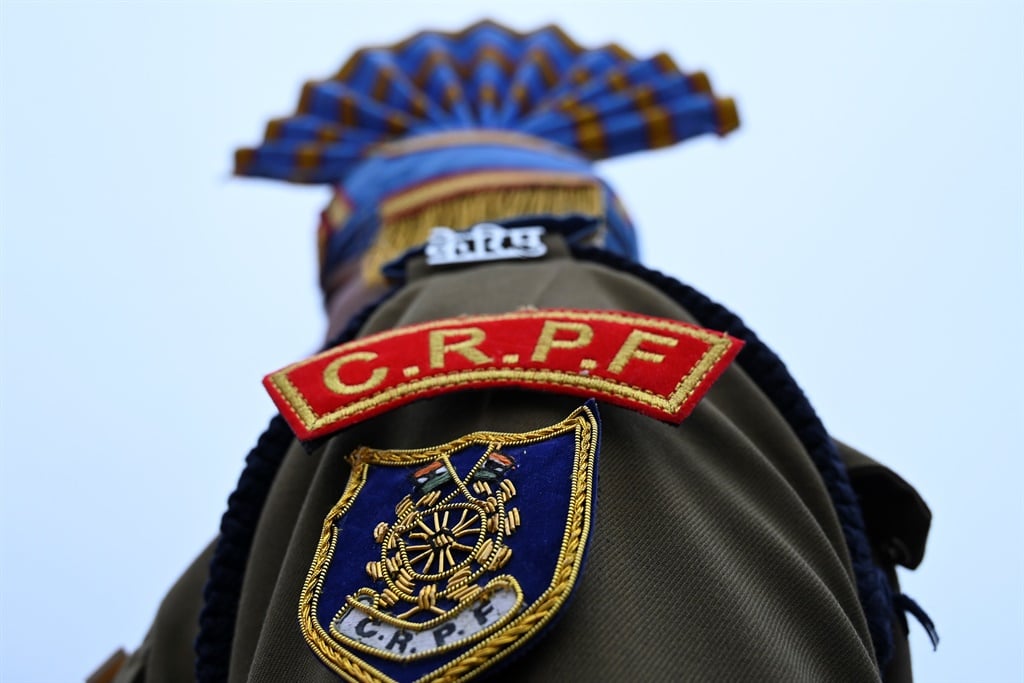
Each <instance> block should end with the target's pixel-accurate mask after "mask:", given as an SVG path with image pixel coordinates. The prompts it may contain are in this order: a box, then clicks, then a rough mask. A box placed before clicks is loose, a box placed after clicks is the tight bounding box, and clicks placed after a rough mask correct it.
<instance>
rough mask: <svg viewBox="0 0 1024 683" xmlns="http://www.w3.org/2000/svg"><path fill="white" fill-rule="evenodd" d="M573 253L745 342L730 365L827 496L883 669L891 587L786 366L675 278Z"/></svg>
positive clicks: (600, 255)
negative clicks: (797, 447) (782, 427)
mask: <svg viewBox="0 0 1024 683" xmlns="http://www.w3.org/2000/svg"><path fill="white" fill-rule="evenodd" d="M573 254H574V255H575V256H576V257H577V258H581V259H584V260H587V261H594V262H597V263H601V264H604V265H607V266H610V267H612V268H615V269H616V270H621V271H625V272H627V273H629V274H631V275H634V276H636V277H638V278H640V279H641V280H644V281H645V282H647V283H649V284H651V285H654V286H655V287H656V288H658V289H659V290H661V291H662V292H664V293H665V294H667V295H669V296H670V297H672V299H674V300H675V301H676V303H678V304H679V305H680V306H682V307H683V308H685V309H686V310H687V311H688V312H689V313H690V314H691V315H693V316H694V317H695V318H696V319H697V320H698V321H699V322H700V324H701V325H704V326H705V327H710V328H712V329H714V330H719V331H722V332H727V333H728V334H730V335H732V336H733V337H737V338H739V339H742V340H743V341H745V342H746V345H745V346H744V347H743V350H742V351H740V354H739V355H738V356H737V357H736V362H737V363H738V364H739V365H740V367H742V368H743V370H744V371H745V372H746V373H747V375H749V376H750V378H751V379H752V380H753V381H754V383H755V384H757V386H758V387H760V389H761V391H763V392H764V393H765V395H767V397H768V399H769V400H770V401H771V402H772V403H773V404H775V407H776V408H778V409H779V412H780V413H782V416H783V417H784V418H785V420H786V421H787V422H788V423H789V426H790V427H791V428H792V429H793V431H794V432H795V433H796V435H797V437H798V438H799V439H800V441H801V443H803V445H804V448H806V449H807V452H808V454H810V456H811V460H813V461H814V464H815V466H816V467H817V468H818V472H819V473H820V474H821V478H822V479H823V480H824V482H825V487H826V489H827V490H828V493H829V496H830V497H831V498H832V504H833V505H834V506H835V509H836V514H837V515H838V517H839V523H840V524H841V525H842V529H843V536H844V537H845V539H846V546H847V548H848V549H849V552H850V559H851V561H852V563H853V571H854V574H855V576H856V580H857V594H858V596H859V597H860V603H861V607H862V608H863V609H864V615H865V616H866V617H867V622H868V630H869V631H870V633H871V640H872V642H873V644H874V647H875V657H876V658H877V660H878V665H879V669H881V670H882V671H885V667H886V665H887V664H888V662H889V660H890V659H891V657H892V653H893V635H892V617H893V613H894V603H893V596H892V589H891V587H890V585H889V581H888V579H887V578H886V576H885V573H884V572H883V571H882V569H881V568H880V567H878V566H877V565H876V564H875V563H874V561H873V559H872V555H871V544H870V542H869V541H868V535H867V531H866V528H865V526H864V519H863V516H862V515H861V509H860V503H859V502H858V500H857V495H856V494H855V493H854V490H853V486H852V485H851V484H850V478H849V476H848V475H847V472H846V466H845V465H844V464H843V462H842V460H841V459H840V457H839V452H838V451H837V450H836V446H835V444H834V443H833V441H832V439H831V438H830V437H829V435H828V433H827V432H826V431H825V427H824V425H823V424H822V423H821V420H820V419H819V418H818V416H817V414H815V412H814V408H812V407H811V404H810V402H809V401H808V400H807V397H806V396H804V393H803V391H802V390H801V389H800V387H799V386H798V385H797V383H796V381H795V380H794V379H793V377H792V375H790V374H789V371H788V370H787V369H786V366H785V365H784V364H783V363H782V361H781V360H780V359H779V357H778V356H776V355H775V354H774V353H773V352H772V350H771V349H769V348H768V347H767V346H766V345H765V344H764V342H762V341H761V340H760V339H759V338H758V337H757V335H756V334H754V332H753V331H752V330H750V329H749V328H748V327H747V326H746V325H744V324H743V321H742V320H740V319H739V318H738V317H737V316H736V315H734V314H733V313H731V312H730V311H729V310H728V309H726V308H725V307H723V306H721V305H719V304H717V303H715V302H713V301H711V299H709V298H707V297H706V296H704V295H703V294H701V293H700V292H698V291H696V290H695V289H693V288H691V287H689V286H687V285H684V284H683V283H681V282H679V281H678V280H676V279H674V278H671V277H669V276H667V275H664V274H662V273H659V272H657V271H655V270H650V269H648V268H645V267H643V266H641V265H640V264H639V263H636V262H634V261H630V260H628V259H626V258H623V257H622V256H618V255H616V254H613V253H611V252H608V251H604V250H603V249H596V248H593V247H573Z"/></svg>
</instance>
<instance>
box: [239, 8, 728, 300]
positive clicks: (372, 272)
mask: <svg viewBox="0 0 1024 683" xmlns="http://www.w3.org/2000/svg"><path fill="white" fill-rule="evenodd" d="M738 124H739V119H738V115H737V112H736V106H735V104H734V102H733V101H732V100H731V99H729V98H719V97H716V96H715V95H714V93H713V92H712V89H711V85H710V82H709V80H708V78H707V76H706V75H704V74H703V73H701V72H695V73H689V74H687V73H683V72H682V71H681V70H680V69H679V68H678V67H677V66H676V64H675V63H674V62H673V61H672V59H671V58H670V57H669V56H668V55H666V54H658V55H655V56H653V57H650V58H647V59H638V58H636V57H634V56H633V55H631V54H630V53H629V52H627V51H626V50H624V49H622V48H621V47H619V46H617V45H608V46H605V47H600V48H596V49H585V48H582V47H580V46H579V45H578V44H577V43H575V42H574V41H573V40H572V39H571V38H569V37H568V36H567V35H566V34H565V33H563V32H562V31H561V30H560V29H559V28H557V27H555V26H548V27H545V28H542V29H539V30H537V31H534V32H531V33H519V32H516V31H513V30H511V29H508V28H506V27H504V26H501V25H499V24H496V23H494V22H491V21H483V22H480V23H478V24H474V25H473V26H470V27H469V28H467V29H465V30H463V31H460V32H457V33H444V32H437V31H426V32H421V33H417V34H416V35H414V36H412V37H410V38H408V39H406V40H404V41H402V42H400V43H398V44H396V45H392V46H386V47H372V48H364V49H361V50H359V51H357V52H356V53H355V54H354V55H353V56H352V57H351V58H350V59H349V60H348V61H347V62H346V63H345V64H344V66H342V67H341V69H340V70H339V71H338V73H337V74H335V75H334V76H332V77H331V78H328V79H326V80H319V81H311V82H309V83H307V84H306V85H305V86H304V87H303V89H302V95H301V98H300V101H299V105H298V109H297V111H296V113H295V114H294V115H292V116H288V117H285V118H281V119H275V120H273V121H271V122H270V123H269V124H268V125H267V129H266V134H265V136H264V140H263V142H262V144H260V145H259V146H258V147H253V148H244V149H240V150H238V151H237V152H236V154H235V173H236V174H237V175H242V176H256V177H264V178H274V179H278V180H285V181H289V182H294V183H321V184H327V185H330V186H331V187H332V189H333V196H332V199H331V201H330V203H329V205H328V206H327V208H326V209H325V210H324V211H323V214H322V217H321V224H320V229H319V232H318V242H319V251H320V270H321V284H322V285H323V286H324V287H325V288H328V287H329V284H330V283H329V276H330V274H331V273H332V271H333V270H334V269H335V268H336V267H337V266H339V265H341V264H343V263H348V262H350V261H352V260H354V259H360V260H361V262H362V270H363V276H364V277H365V278H366V280H367V281H369V282H375V281H380V279H381V277H382V275H381V268H382V266H383V265H384V264H385V263H387V262H388V261H390V260H392V259H394V258H395V257H397V256H399V255H401V254H402V253H403V252H404V251H406V250H407V249H409V248H411V247H414V246H416V245H418V244H421V243H423V242H424V241H426V239H427V236H428V234H429V231H430V229H431V228H432V227H435V226H445V227H450V228H466V227H469V226H471V225H473V224H475V223H478V222H481V221H494V220H501V219H504V218H515V217H523V216H530V215H547V216H552V215H554V216H570V215H571V216H576V215H581V216H587V217H591V218H594V219H596V220H597V222H598V224H599V225H600V226H601V227H600V230H599V231H598V233H597V234H596V235H595V236H594V237H593V239H595V240H596V241H597V242H598V243H599V244H600V245H601V246H603V247H604V248H606V249H608V250H609V251H612V252H615V253H617V254H620V255H623V256H626V257H629V258H633V259H635V258H636V257H637V239H636V233H635V231H634V228H633V225H632V223H631V222H630V220H629V217H628V215H627V214H626V211H625V209H624V208H623V206H622V204H621V203H620V202H619V200H618V198H617V197H616V196H615V194H614V193H613V191H612V190H611V188H610V187H609V186H608V185H607V183H605V182H604V181H603V180H601V179H600V178H599V177H598V176H597V175H596V173H595V170H594V162H596V161H598V160H601V159H607V158H610V157H614V156H618V155H622V154H628V153H630V152H636V151H640V150H645V149H654V148H658V147H665V146H668V145H672V144H675V143H676V142H680V141H682V140H686V139H688V138H691V137H695V136H698V135H702V134H705V133H715V134H718V135H725V134H727V133H729V132H730V131H732V130H734V129H735V128H736V127H737V126H738Z"/></svg>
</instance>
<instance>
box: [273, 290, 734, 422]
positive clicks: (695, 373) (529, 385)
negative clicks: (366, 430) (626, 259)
mask: <svg viewBox="0 0 1024 683" xmlns="http://www.w3.org/2000/svg"><path fill="white" fill-rule="evenodd" d="M742 346H743V342H742V341H740V340H738V339H734V338H732V337H729V336H728V335H726V334H724V333H721V332H715V331H712V330H706V329H703V328H700V327H697V326H695V325H689V324H686V323H681V322H678V321H674V320H667V319H662V318H652V317H648V316H641V315H637V314H633V313H624V312H618V311H581V310H539V311H523V312H516V313H506V314H501V315H486V316H465V317H459V318H448V319H445V320H437V321H433V322H429V323H425V324H421V325H413V326H410V327H403V328H398V329H395V330H389V331H387V332H382V333H379V334H375V335H372V336H369V337H364V338H362V339H359V340H356V341H353V342H349V343H347V344H342V345H340V346H337V347H335V348H333V349H331V350H329V351H326V352H324V353H321V354H319V355H317V356H314V357H312V358H309V359H307V360H304V361H301V362H299V363H295V364H294V365H290V366H288V367H286V368H284V369H282V370H279V371H278V372H275V373H272V374H270V375H268V376H267V377H266V378H265V379H264V380H263V383H264V385H265V386H266V388H267V390H268V392H269V393H270V396H271V398H272V399H273V400H274V403H275V404H276V405H277V407H278V409H279V410H280V411H281V414H282V415H283V416H284V417H285V419H286V420H288V423H289V424H290V425H291V427H292V429H293V430H294V431H295V434H296V435H297V436H298V437H299V438H300V439H303V440H309V439H314V438H320V437H324V436H327V435H329V434H331V433H333V432H335V431H337V430H339V429H341V428H343V427H345V426H347V425H350V424H354V423H356V422H359V421H362V420H365V419H367V418H369V417H372V416H374V415H378V414H380V413H383V412H386V411H388V410H391V409H393V408H395V407H397V406H400V405H404V404H406V403H410V402H412V401H414V400H417V399H421V398H428V397H430V396H436V395H439V394H444V393H448V392H452V391H461V390H465V389H484V388H500V387H519V388H524V389H533V390H541V391H553V392H557V393H565V394H572V395H576V396H583V397H587V398H591V397H593V398H597V399H600V400H604V401H608V402H610V403H614V404H616V405H620V406H625V407H627V408H632V409H634V410H637V411H639V412H641V413H643V414H645V415H649V416H651V417H654V418H657V419H659V420H664V421H666V422H670V423H673V424H678V423H679V422H682V420H683V419H684V418H685V417H686V416H687V415H688V414H689V413H690V411H692V410H693V408H694V406H696V405H697V403H698V402H699V401H700V399H701V398H702V397H703V396H704V394H705V393H706V392H707V390H708V389H709V388H710V387H711V385H712V384H714V382H715V380H716V379H718V377H719V376H720V375H721V373H722V372H723V371H724V370H725V368H726V367H728V365H729V363H730V362H731V361H732V359H733V358H734V357H735V356H736V354H737V353H738V352H739V350H740V348H741V347H742Z"/></svg>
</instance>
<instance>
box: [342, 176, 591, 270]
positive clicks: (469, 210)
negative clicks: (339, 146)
mask: <svg viewBox="0 0 1024 683" xmlns="http://www.w3.org/2000/svg"><path fill="white" fill-rule="evenodd" d="M569 213H579V214H584V215H587V216H600V215H603V214H604V192H603V191H602V189H601V186H600V184H599V183H598V182H597V181H596V180H595V179H594V178H592V177H589V176H584V175H579V174H573V173H555V172H547V173H533V172H530V173H526V172H523V171H481V172H472V173H463V174H459V175H456V176H449V177H445V178H440V179H438V180H434V181H432V182H428V183H426V184H423V185H419V186H416V187H413V188H410V189H407V190H405V191H403V192H400V193H398V194H396V195H394V196H392V197H390V198H388V199H386V200H384V201H383V202H381V206H380V216H381V226H380V231H379V232H378V234H377V238H376V240H375V241H374V243H373V244H372V245H371V246H370V248H369V249H368V250H367V252H366V254H365V255H364V257H363V261H362V270H363V278H364V279H365V280H366V281H367V282H371V283H380V282H382V281H383V275H382V274H381V272H380V271H381V268H382V267H383V265H384V264H385V263H387V262H388V261H391V260H393V259H395V258H397V257H398V256H400V255H401V254H403V253H404V252H405V251H407V250H408V249H410V248H412V247H414V246H416V245H418V244H423V243H425V242H426V241H427V237H428V236H429V235H430V231H431V230H432V229H433V228H434V227H436V226H444V227H448V228H453V229H463V228H468V227H470V226H472V225H474V224H476V223H480V222H483V221H496V220H501V219H503V218H511V217H515V216H526V215H533V214H556V215H564V214H569Z"/></svg>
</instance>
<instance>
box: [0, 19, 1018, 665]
mask: <svg viewBox="0 0 1024 683" xmlns="http://www.w3.org/2000/svg"><path fill="white" fill-rule="evenodd" d="M484 16H492V17H494V18H497V19H501V20H504V21H506V22H508V23H510V24H511V25H512V26H515V27H518V28H520V29H531V28H535V27H537V26H539V25H540V24H542V23H545V22H547V21H551V20H554V21H557V22H559V23H561V24H562V25H563V26H564V27H565V28H566V29H567V30H568V31H569V32H570V33H571V34H572V35H574V36H576V37H577V38H578V39H579V40H580V41H582V42H584V43H587V44H591V45H593V44H598V43H602V42H606V41H609V40H618V41H620V42H622V44H623V45H625V46H626V47H628V48H629V49H631V50H633V51H634V52H636V53H638V54H641V55H647V54H650V53H652V52H654V51H657V50H660V49H665V50H667V51H669V52H670V53H671V54H673V55H674V56H675V57H676V58H677V60H678V61H679V62H680V63H681V64H682V65H684V67H687V68H704V69H707V70H708V72H709V73H710V74H711V76H712V79H713V82H714V83H715V85H716V87H717V88H718V90H719V91H720V92H722V93H724V94H732V95H735V96H736V97H737V99H738V101H739V103H740V107H741V113H742V116H743V120H744V123H743V128H742V129H741V131H740V132H739V133H737V134H736V135H735V136H733V137H731V138H729V139H727V140H725V141H719V140H715V139H709V140H702V141H700V142H697V143H693V144H689V145H685V146H683V147H681V148H676V149H673V150H671V151H664V152H658V153H651V154H646V155H640V156H637V157H635V158H630V159H623V160H619V161H614V162H610V163H607V164H606V165H605V166H604V170H605V173H606V175H607V176H608V177H609V179H610V180H611V181H612V183H613V185H615V186H616V187H617V188H618V190H619V192H620V194H621V195H622V197H623V199H624V201H625V202H626V204H627V205H628V206H629V207H630V209H631V211H632V212H633V214H634V217H635V219H636V221H637V223H638V225H639V226H640V228H641V230H642V233H643V236H644V239H645V254H646V260H647V262H648V263H649V264H651V265H653V266H655V267H658V268H661V269H664V270H667V271H669V272H671V273H674V274H676V275H677V276H679V277H681V278H682V279H684V280H685V281H687V282H690V283H693V284H695V285H697V286H698V287H699V288H701V289H702V290H704V291H705V292H707V293H708V294H709V295H711V296H712V297H713V298H716V299H718V300H720V301H722V302H723V303H725V304H727V305H729V306H730V307H732V308H733V309H734V310H736V311H737V312H739V313H740V314H741V315H742V316H743V317H744V318H745V319H746V321H747V322H748V324H750V326H751V327H753V328H754V329H755V330H757V331H758V332H759V333H760V335H761V336H762V337H763V338H764V339H765V340H767V341H768V342H769V344H771V345H772V346H773V347H774V348H775V349H776V350H777V351H778V353H779V354H780V355H781V356H782V357H783V358H784V359H786V361H787V362H788V364H789V365H790V367H791V369H792V371H793V372H794V374H795V375H796V377H797V379H798V380H799V381H800V382H801V383H802V384H803V386H804V388H805V389H806V391H807V392H808V393H809V395H810V397H811V398H812V400H813V401H814V403H815V405H816V406H817V408H818V410H819V411H820V413H821V414H822V416H823V417H824V419H825V422H826V424H827V426H829V428H830V429H831V430H832V431H833V432H834V433H835V434H836V435H838V436H840V437H842V438H844V439H846V440H848V441H850V442H851V443H853V444H854V445H857V446H859V447H860V448H862V449H864V450H866V451H868V452H869V453H871V454H873V455H874V456H875V457H877V458H879V459H882V460H884V461H885V462H887V463H888V464H890V465H891V466H892V467H893V468H894V469H896V470H897V471H899V472H900V473H902V474H903V475H904V476H905V477H906V478H907V479H908V480H910V481H911V482H913V483H914V484H915V485H916V486H917V487H918V488H919V490H920V491H921V492H922V494H923V495H924V496H925V498H926V499H927V500H928V501H929V503H930V504H931V505H932V507H933V509H934V511H935V523H934V531H933V534H932V538H931V543H930V546H929V550H928V554H927V558H926V561H925V564H924V566H923V568H922V569H921V570H920V571H918V572H915V573H904V574H903V575H902V580H903V583H904V588H905V590H906V591H907V592H908V593H909V594H910V595H912V596H914V597H915V598H917V599H918V600H919V601H920V602H921V604H922V605H924V606H925V608H926V609H927V610H928V611H929V612H930V613H931V615H932V617H934V619H935V621H936V623H937V624H938V626H939V628H940V629H941V632H942V636H943V643H942V645H941V646H940V648H939V651H938V652H937V653H934V654H933V653H932V652H931V650H930V647H929V646H928V644H927V640H926V639H925V638H924V636H923V632H922V630H921V629H920V628H919V627H917V626H916V625H914V626H913V627H912V633H913V635H912V646H913V650H914V656H915V660H916V669H917V672H918V678H919V680H920V681H1021V680H1022V678H1024V658H1022V642H1024V628H1022V621H1024V602H1022V550H1021V541H1022V538H1024V534H1022V531H1024V529H1022V520H1024V505H1022V494H1021V485H1022V476H1021V475H1022V467H1021V450H1022V449H1021V445H1020V444H1021V420H1022V417H1024V410H1022V401H1021V389H1020V387H1021V383H1022V380H1024V370H1022V362H1021V332H1022V324H1021V295H1022V292H1024V277H1022V261H1024V259H1022V248H1024V244H1022V235H1024V230H1022V209H1024V202H1022V184H1024V173H1022V167H1024V162H1022V158H1024V145H1022V121H1024V88H1022V78H1024V76H1022V74H1024V57H1022V55H1024V52H1022V45H1024V40H1022V38H1024V29H1022V27H1024V11H1022V9H1021V6H1020V5H1019V4H1011V3H1009V2H1007V3H996V2H988V3H984V2H982V3H967V2H963V3H950V2H946V3H913V4H911V3H893V2H890V3H881V2H879V3H864V4H860V3H830V4H824V3H822V4H814V3H771V4H763V3H762V4H758V3H706V4H705V3H702V4H683V3H662V4H640V3H632V4H625V3H623V4H598V3H571V4H570V3H560V4H556V3H552V2H537V3H524V2H518V3H511V2H509V3H504V4H498V3H493V2H492V3H486V2H464V3H451V4H428V3H418V4H391V3H385V2H377V3H374V4H370V3H367V4H362V3H354V2H344V3H343V2H336V3H327V2H324V3H306V4H303V3H294V2H293V3H272V4H271V3H267V4H258V5H255V4H248V5H247V4H241V3H231V4H228V3H220V4H205V3H198V2H196V3H187V4H186V3H180V4H179V3H169V2H166V3H160V4H155V3H154V4H148V5H141V4H127V3H125V4H113V3H108V4H96V3H88V4H84V3H53V2H50V3H42V2H40V3H26V2H16V1H14V0H5V2H3V4H2V9H0V25H2V32H0V55H2V61H0V64H2V72H0V86H2V93H0V94H2V103H0V112H2V124H0V164H2V166H0V229H2V233H0V240H2V241H0V268H2V281H0V295H2V302H0V304H2V308H0V316H2V317H0V323H2V366H0V392H2V393H0V429H2V454H3V458H2V467H3V469H2V472H0V486H2V491H0V499H2V502H0V520H2V558H0V560H2V561H0V590H2V594H0V595H2V603H0V609H2V615H0V616H2V622H0V640H2V642H0V648H2V649H0V667H2V678H3V680H4V681H62V680H76V679H80V678H82V677H84V675H86V674H87V673H88V672H90V671H91V670H92V668H93V667H94V666H95V665H96V664H98V663H99V662H100V661H102V660H103V659H104V658H105V657H106V656H107V654H109V653H110V652H111V651H112V650H113V649H114V648H116V647H117V646H119V645H124V646H127V647H129V648H130V647H134V646H135V645H136V644H137V643H138V642H139V641H140V640H141V638H142V636H143V633H144V630H145V628H146V627H147V625H148V623H149V621H150V619H151V617H152V614H153V610H154V609H155V607H156V605H157V602H158V600H159V599H160V597H161V595H162V594H163V592H164V590H165V589H166V588H167V587H168V585H169V584H170V583H171V582H172V581H173V580H174V578H175V577H176V576H177V575H178V573H179V572H180V571H181V570H182V569H183V568H184V566H185V565H186V564H187V562H188V561H189V560H190V558H191V557H192V556H193V554H194V553H195V552H197V551H198V550H199V549H200V548H201V547H202V546H203V545H204V544H205V543H206V541H207V540H208V539H209V538H210V537H211V536H212V535H213V533H214V532H215V529H216V527H217V524H218V520H219V517H220V514H221V512H222V511H223V508H224V504H225V503H224V501H225V498H226V496H227V494H228V493H229V492H230V491H231V490H232V488H233V486H234V482H235V480H236V478H237V476H238V474H239V472H240V471H241V464H242V458H243V457H244V455H245V453H246V452H247V451H248V449H249V447H250V446H251V444H252V443H253V442H254V441H255V439H256V436H257V435H258V434H259V433H260V431H261V430H262V428H263V426H264V424H265V423H266V421H267V419H268V418H269V417H270V415H271V414H272V406H271V404H270V402H269V400H268V399H267V398H266V397H265V395H264V393H263V391H262V389H261V387H260V385H259V380H260V378H261V377H262V376H263V374H264V373H266V372H268V371H270V370H274V369H276V368H278V367H279V366H281V365H283V364H285V363H287V362H290V361H292V360H295V359H297V358H299V357H301V356H302V355H304V354H306V353H307V352H309V351H311V350H313V349H314V348H315V347H316V346H317V344H318V341H319V337H320V335H321V333H322V320H321V314H320V310H319V307H318V299H317V292H316V288H315V275H314V260H315V259H314V247H313V229H314V225H315V222H316V215H317V212H318V210H319V209H320V208H321V207H322V205H323V204H324V202H325V199H326V192H325V191H324V190H322V189H318V188H301V187H286V186H283V185H278V184H275V183H266V182H258V181H242V180H238V181H236V180H232V179H230V177H229V169H230V153H231V151H232V149H233V148H234V146H236V145H240V144H247V143H252V142H255V141H256V140H257V139H258V138H259V136H260V135H261V133H262V127H263V124H264V122H265V121H266V119H268V118H270V117H271V116H276V115H281V114H285V113H288V112H290V111H291V110H292V108H293V107H294V105H295V102H296V101H297V95H298V89H299V85H300V82H301V81H302V80H303V79H305V78H309V77H322V76H326V75H328V74H329V73H331V72H333V71H334V69H335V68H337V67H338V66H339V65H340V64H341V62H342V60H343V59H344V58H345V57H347V55H348V54H350V53H351V52H352V51H353V50H354V49H355V48H356V47H357V46H361V45H365V44H373V43H388V42H393V41H395V40H398V39H400V38H403V37H405V36H406V35H407V34H409V33H411V32H412V31H414V30H416V29H420V28H424V27H438V28H448V29H454V28H461V27H462V26H463V25H465V24H467V23H469V22H470V21H473V20H476V19H478V18H482V17H484Z"/></svg>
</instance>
